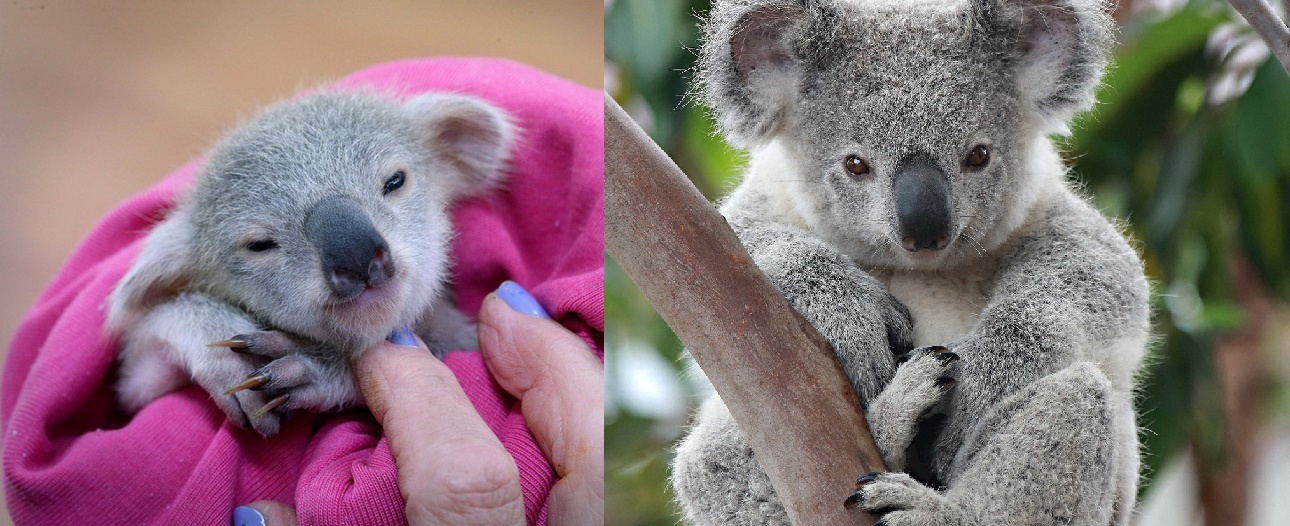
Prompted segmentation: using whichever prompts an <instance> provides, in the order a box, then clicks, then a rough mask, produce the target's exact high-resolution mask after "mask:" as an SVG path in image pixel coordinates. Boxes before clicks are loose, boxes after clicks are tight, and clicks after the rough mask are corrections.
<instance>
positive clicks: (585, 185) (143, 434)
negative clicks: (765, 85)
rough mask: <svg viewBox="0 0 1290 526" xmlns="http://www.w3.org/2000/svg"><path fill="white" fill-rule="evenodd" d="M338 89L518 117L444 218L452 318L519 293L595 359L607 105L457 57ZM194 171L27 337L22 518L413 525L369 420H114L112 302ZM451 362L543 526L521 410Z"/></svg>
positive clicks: (19, 365) (165, 191)
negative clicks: (498, 177)
mask: <svg viewBox="0 0 1290 526" xmlns="http://www.w3.org/2000/svg"><path fill="white" fill-rule="evenodd" d="M339 85H341V86H345V87H363V86H371V87H375V88H377V89H380V90H383V91H391V92H395V93H400V94H404V95H412V94H416V93H421V92H425V91H451V92H459V93H469V94H474V95H477V96H480V97H483V98H485V99H488V100H490V101H492V102H493V103H495V104H497V105H498V106H500V107H502V108H504V109H506V110H507V111H509V112H510V113H511V115H513V116H514V117H515V118H516V120H517V122H518V124H519V126H520V128H521V129H522V130H523V132H522V137H521V140H520V143H519V145H518V147H517V150H516V152H515V156H514V158H515V162H514V163H513V169H512V170H511V172H510V173H511V179H510V182H509V184H508V186H507V188H506V190H505V191H504V192H502V193H498V194H496V195H493V196H489V197H487V198H483V199H477V200H474V201H471V202H468V203H463V204H461V205H460V206H458V207H457V208H456V209H455V212H454V216H455V219H456V222H457V225H458V229H459V231H460V235H459V236H458V237H457V239H456V242H455V243H454V246H453V250H454V252H455V257H456V266H455V269H454V276H455V281H456V289H457V291H458V300H459V303H460V306H461V307H462V309H463V310H465V311H466V312H468V313H472V314H473V313H475V312H477V311H478V309H479V306H480V303H481V302H482V301H483V298H484V296H485V295H487V294H488V293H489V292H491V291H492V290H494V289H496V287H497V286H498V285H499V284H500V283H501V282H502V281H503V280H505V279H511V280H514V281H516V282H518V283H520V284H521V285H523V286H524V287H525V288H527V289H528V290H529V291H530V292H531V293H532V294H533V295H534V296H535V297H536V298H537V299H538V300H539V301H540V302H541V303H542V305H543V306H545V307H546V309H547V311H549V312H550V313H551V315H552V317H553V318H555V319H556V320H559V321H561V322H562V323H564V324H565V326H567V327H568V328H570V329H571V330H574V331H575V332H577V333H578V334H580V335H581V336H582V337H583V338H584V339H585V340H587V341H588V342H589V343H591V344H592V346H593V348H595V349H596V352H597V353H598V354H599V355H600V357H601V358H602V359H603V357H604V352H603V331H604V326H605V323H604V268H603V263H604V259H603V257H604V256H603V245H604V218H603V205H604V195H603V184H604V182H603V176H602V174H603V163H604V153H603V137H604V135H603V133H604V125H603V114H602V110H601V106H602V100H601V94H600V93H598V92H596V91H594V90H591V89H588V88H584V87H580V86H577V85H575V84H572V83H570V82H567V81H564V80H561V79H558V78H555V77H552V76H549V75H547V74H544V73H542V72H540V71H537V70H534V69H532V68H529V67H527V66H523V65H520V64H515V63H511V62H506V61H499V60H486V59H458V58H447V59H431V60H409V61H402V62H394V63H389V64H383V65H379V66H375V67H372V68H369V69H366V70H363V71H360V72H358V73H355V74H354V75H352V76H350V77H348V78H346V79H343V80H341V81H340V82H339ZM195 167H196V161H194V162H193V163H189V164H188V165H186V166H184V167H182V168H180V169H179V170H177V171H176V172H175V173H173V174H171V175H170V176H169V177H167V178H166V179H165V180H164V181H162V182H161V183H160V184H158V185H157V186H156V187H154V188H152V189H151V190H148V191H147V192H144V193H143V194H141V195H139V196H137V197H135V198H133V199H131V200H129V201H127V202H126V203H125V204H123V205H122V206H121V207H119V208H118V209H116V210H115V211H113V212H112V213H111V214H110V215H108V217H107V218H106V219H105V220H103V222H102V223H101V224H99V225H98V226H97V227H96V228H95V229H94V231H93V232H92V233H91V234H90V236H89V238H88V239H86V240H85V242H84V243H83V244H82V245H81V246H80V248H78V249H77V250H76V252H75V253H74V254H73V255H72V257H71V259H70V260H69V261H68V262H67V264H66V266H65V267H64V268H63V269H62V271H61V272H59V274H58V276H57V277H56V278H55V279H54V282H53V284H52V285H50V287H49V289H48V290H46V291H45V293H44V295H43V296H42V297H41V298H40V299H39V301H38V302H37V303H36V305H35V306H34V307H33V308H32V309H31V312H29V313H28V314H27V316H26V318H25V319H24V320H23V321H22V323H21V324H20V325H19V327H18V331H17V335H16V336H15V338H14V341H13V343H12V345H11V347H10V350H9V357H8V363H7V364H6V367H5V370H4V385H3V415H2V416H3V426H4V442H5V444H4V475H5V493H6V497H7V498H8V505H9V508H10V511H11V513H12V514H13V518H14V520H15V521H16V522H17V523H19V524H118V523H119V524H127V523H128V524H221V525H223V524H228V522H229V516H230V513H231V510H232V509H233V508H234V507H235V506H237V505H240V504H245V503H249V502H252V501H255V500H259V499H274V500H279V501H282V502H286V503H288V504H292V505H294V506H295V507H296V509H297V511H298V513H299V517H300V522H301V524H402V523H405V522H406V519H405V518H404V516H403V501H402V498H401V496H400V494H399V490H398V485H397V479H396V473H395V468H394V461H393V459H392V457H391V456H390V450H389V448H388V446H387V445H386V442H385V440H384V439H383V438H382V437H381V429H380V427H379V426H377V425H376V423H375V421H374V420H373V419H372V417H371V415H370V414H368V413H367V412H366V410H353V411H348V412H345V413H341V414H329V415H296V416H294V417H293V418H292V419H291V420H290V421H289V422H288V424H287V425H286V426H285V427H284V429H283V430H282V433H281V435H279V436H278V437H276V438H274V439H271V440H265V439H263V438H261V437H259V436H258V435H256V434H255V433H254V432H250V431H246V430H241V429H237V428H234V427H232V426H231V425H230V424H229V423H228V422H227V421H226V419H225V417H224V415H223V413H221V412H220V411H219V410H218V409H217V408H216V407H215V405H214V404H213V403H211V402H210V399H209V397H208V395H207V394H206V393H205V392H204V391H202V390H200V389H199V388H196V387H188V388H185V389H182V390H180V391H177V392H174V393H171V394H169V395H167V396H164V397H162V398H161V399H159V400H157V401H155V402H153V403H152V404H150V405H149V406H148V407H146V408H144V409H143V410H142V411H141V412H139V413H138V414H136V415H125V414H122V413H121V412H120V411H118V410H116V409H115V406H114V401H113V395H112V385H113V383H114V381H115V374H116V373H115V368H114V365H113V359H114V356H115V353H116V344H115V342H112V341H106V340H105V339H104V338H102V337H101V336H100V335H99V333H100V327H101V326H102V324H103V316H104V312H103V304H104V299H105V298H106V297H107V295H108V293H109V292H110V291H111V290H112V287H113V286H114V284H115V283H116V281H117V280H118V279H120V277H121V276H122V274H124V273H125V271H126V269H127V267H128V266H129V265H130V263H131V261H132V260H133V259H134V257H135V256H136V255H137V254H138V252H139V249H140V248H141V244H140V241H141V240H142V237H143V235H144V233H145V232H146V231H147V230H148V229H149V228H150V226H151V225H152V224H153V223H154V222H155V221H156V220H157V219H158V218H160V217H162V216H163V214H164V212H165V211H166V210H167V209H168V208H169V207H170V206H171V205H172V204H173V201H174V199H175V197H176V192H177V191H179V190H181V189H182V188H183V187H184V186H185V185H186V184H188V183H189V182H190V181H191V179H192V176H193V173H194V170H195ZM444 361H445V362H446V363H447V364H448V366H449V367H450V368H451V369H452V370H453V372H454V373H456V375H457V379H458V380H459V381H460V382H461V385H462V387H464V388H465V390H466V393H467V394H468V395H469V396H470V399H471V401H472V402H474V404H475V408H476V409H477V410H478V411H479V413H480V414H481V415H483V417H484V420H485V421H486V422H487V423H488V425H489V426H490V427H491V428H492V430H493V431H494V432H495V433H496V434H497V436H498V437H499V438H500V439H501V441H502V444H503V445H505V446H506V449H507V450H508V451H510V452H511V454H512V455H513V456H514V457H515V460H516V463H517V464H518V465H519V468H520V473H521V479H522V485H523V493H524V503H525V510H526V513H527V515H528V520H529V523H531V524H545V523H546V499H547V496H548V494H549V492H550V489H551V485H552V483H553V482H554V480H553V479H554V473H553V471H552V470H551V467H550V466H549V465H548V463H547V461H546V460H545V458H544V457H543V456H542V453H541V451H540V450H539V449H538V447H537V445H536V443H535V442H534V440H533V437H532V435H531V434H530V433H529V431H528V429H527V428H526V427H525V425H524V421H523V418H522V417H521V415H520V411H519V406H518V404H516V403H515V400H514V399H512V398H510V397H509V396H507V395H506V394H505V393H504V392H503V391H502V390H501V389H500V388H498V386H497V384H496V383H495V382H494V381H493V380H492V378H491V377H490V376H489V374H488V371H487V369H486V368H485V367H484V365H483V363H482V361H481V359H480V356H479V354H478V353H466V352H459V353H451V354H449V355H448V356H447V358H446V359H445V360H444Z"/></svg>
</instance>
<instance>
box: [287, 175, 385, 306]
mask: <svg viewBox="0 0 1290 526" xmlns="http://www.w3.org/2000/svg"><path fill="white" fill-rule="evenodd" d="M305 236H307V237H308V239H309V242H310V243H313V245H314V246H315V247H317V249H318V253H319V255H320V259H321V264H322V270H323V275H324V276H326V278H327V285H328V286H330V287H331V290H332V293H333V294H335V295H336V297H337V298H340V299H350V298H353V297H355V296H358V295H359V294H360V293H362V292H363V291H364V290H366V289H367V288H369V287H378V286H380V285H382V284H384V283H385V282H387V281H389V280H390V278H392V277H394V259H393V258H392V257H391V256H390V246H389V244H388V243H386V242H385V238H383V237H381V234H380V233H379V232H377V231H376V227H374V226H372V221H371V219H369V218H368V216H367V213H366V212H364V211H363V208H362V207H361V206H359V204H358V202H357V201H355V200H353V199H350V198H347V197H329V198H326V199H323V200H322V201H319V202H318V204H316V205H314V207H313V209H312V210H310V211H309V213H308V214H307V215H306V216H305Z"/></svg>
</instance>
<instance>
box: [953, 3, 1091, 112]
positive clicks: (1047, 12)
mask: <svg viewBox="0 0 1290 526" xmlns="http://www.w3.org/2000/svg"><path fill="white" fill-rule="evenodd" d="M976 9H977V16H978V20H979V21H980V22H981V24H980V25H979V26H978V27H983V28H987V29H986V30H987V31H990V30H991V29H988V28H994V29H995V30H1000V29H1002V30H1003V31H1006V32H1009V33H1012V34H1013V35H1015V37H1014V38H1015V44H1014V45H1016V46H1018V51H1020V56H1021V61H1020V62H1019V70H1018V75H1017V80H1018V83H1019V93H1020V94H1021V95H1022V97H1023V99H1024V101H1025V103H1026V104H1028V105H1030V109H1031V110H1032V111H1033V112H1035V114H1036V115H1037V116H1038V117H1039V119H1040V120H1041V122H1043V123H1044V124H1045V125H1046V128H1048V131H1050V132H1058V133H1063V134H1066V133H1069V128H1068V126H1069V124H1070V120H1071V118H1072V117H1074V116H1075V114H1076V113H1079V112H1081V111H1084V110H1087V109H1090V108H1092V107H1093V103H1094V102H1095V99H1094V92H1095V91H1096V88H1097V85H1098V83H1099V82H1101V80H1102V72H1103V71H1104V70H1105V69H1106V63H1107V59H1108V55H1109V53H1110V49H1111V46H1112V45H1114V35H1113V31H1114V22H1113V21H1112V20H1111V17H1110V14H1109V13H1108V9H1107V6H1106V4H1105V2H1103V1H1102V0H979V1H978V2H977V6H976Z"/></svg>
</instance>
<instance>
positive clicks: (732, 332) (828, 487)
mask: <svg viewBox="0 0 1290 526" xmlns="http://www.w3.org/2000/svg"><path fill="white" fill-rule="evenodd" d="M605 238H606V242H605V246H606V251H607V252H608V253H609V255H610V256H612V257H613V258H614V259H615V260H616V261H617V262H618V264H619V265H621V266H622V268H623V270H624V271H626V273H627V275H628V276H630V277H631V279H632V281H634V282H635V283H636V285H637V286H638V287H639V288H640V290H641V292H643V293H644V294H645V297H646V298H647V299H649V301H650V303H652V304H653V305H654V308H655V309H656V310H657V311H658V313H659V315H661V316H662V317H663V319H664V320H665V321H666V322H667V324H668V325H670V326H671V327H672V330H673V331H674V332H675V333H676V335H677V337H678V338H680V339H681V341H682V342H684V343H685V345H686V348H688V349H689V351H690V353H691V354H692V355H693V356H694V359H695V361H697V362H698V364H699V366H700V367H702V368H703V371H704V372H705V373H706V374H707V376H708V378H709V379H710V380H711V381H712V384H713V386H714V387H715V388H716V390H717V392H718V393H720V394H721V399H722V401H724V402H725V404H726V406H727V407H729V409H730V413H731V414H732V415H734V418H735V421H736V422H737V423H738V424H739V428H740V429H741V430H742V431H743V432H744V435H745V436H746V437H747V438H748V442H749V444H751V446H752V448H753V451H754V452H755V453H756V454H757V461H758V462H759V463H760V464H761V465H762V467H763V468H765V470H766V472H767V474H768V475H770V479H771V482H772V484H774V486H775V491H776V493H778V494H779V497H780V499H781V500H782V501H783V503H784V506H785V507H786V508H787V510H788V516H789V518H790V519H791V520H792V521H793V523H794V524H798V525H807V524H809V525H828V524H837V525H843V524H846V525H854V524H870V523H872V522H873V521H874V520H875V519H874V518H873V517H871V516H868V515H867V514H865V513H864V512H862V511H860V510H847V509H845V508H843V506H842V503H843V501H844V500H845V499H846V497H847V495H849V494H850V493H851V492H852V491H853V483H854V479H855V477H856V476H857V475H858V474H860V473H863V472H867V471H886V468H885V466H884V465H883V462H882V456H881V454H880V453H879V452H878V447H877V446H876V445H874V442H873V437H872V435H871V434H870V432H869V425H868V422H866V421H865V419H864V414H863V411H862V410H861V408H860V401H859V400H858V399H857V398H856V395H855V393H854V392H853V391H852V389H851V386H850V384H849V383H848V382H847V379H846V376H845V375H844V374H843V372H842V367H841V366H840V365H839V364H838V361H837V358H836V357H835V355H834V353H833V350H832V348H831V347H830V345H829V343H828V342H827V341H826V340H824V338H823V337H821V336H820V335H819V333H817V332H816V331H815V329H814V328H813V327H811V325H810V324H809V323H807V322H806V320H805V319H804V318H802V316H801V315H800V314H798V313H797V311H795V310H793V308H792V307H791V306H789V304H788V300H787V299H785V298H784V297H783V296H782V295H781V294H780V293H779V291H778V290H777V289H775V287H774V285H772V284H771V283H770V281H769V280H768V279H767V278H766V276H765V275H764V274H762V272H761V271H760V270H759V269H758V268H757V267H756V266H755V265H753V263H752V260H751V258H749V256H748V253H747V251H745V250H744V247H743V245H742V244H740V242H739V239H738V238H736V237H735V234H734V232H733V231H732V230H731V229H730V226H729V225H728V224H727V223H726V221H725V218H723V217H722V216H721V214H720V213H718V212H717V210H716V208H714V207H713V206H712V204H711V203H709V202H708V201H707V199H705V198H704V197H703V195H702V194H700V193H699V191H698V190H697V189H695V187H694V185H693V184H692V183H690V181H689V179H688V178H686V176H685V174H683V173H681V170H680V168H678V167H677V166H676V164H674V163H673V162H672V160H671V159H669V158H668V157H667V154H665V153H664V152H663V150H662V149H660V148H659V147H658V146H657V145H656V144H654V142H653V141H651V140H650V139H649V137H648V136H647V135H646V134H645V132H644V131H642V130H641V129H640V128H639V127H638V126H636V123H634V122H632V120H631V118H630V117H628V116H627V114H626V113H625V112H624V111H623V110H622V108H620V107H619V106H618V104H617V103H615V102H614V101H613V99H612V98H610V97H609V95H608V94H606V95H605ZM866 521H867V522H866Z"/></svg>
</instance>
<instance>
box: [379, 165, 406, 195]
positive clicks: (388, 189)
mask: <svg viewBox="0 0 1290 526" xmlns="http://www.w3.org/2000/svg"><path fill="white" fill-rule="evenodd" d="M406 179H407V174H405V173H403V170H399V171H397V172H394V175H391V176H390V178H389V179H386V180H385V188H384V195H390V194H391V193H392V192H394V191H395V190H398V189H399V188H403V181H404V180H406Z"/></svg>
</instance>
